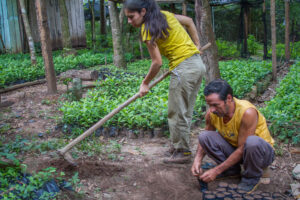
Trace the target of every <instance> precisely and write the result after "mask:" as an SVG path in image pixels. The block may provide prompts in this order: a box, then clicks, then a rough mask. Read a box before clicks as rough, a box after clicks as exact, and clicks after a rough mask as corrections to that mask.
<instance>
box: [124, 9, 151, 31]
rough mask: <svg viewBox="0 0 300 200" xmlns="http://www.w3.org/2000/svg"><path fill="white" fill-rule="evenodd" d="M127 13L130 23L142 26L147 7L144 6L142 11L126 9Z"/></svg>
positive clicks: (134, 25)
mask: <svg viewBox="0 0 300 200" xmlns="http://www.w3.org/2000/svg"><path fill="white" fill-rule="evenodd" d="M124 12H125V15H126V17H127V18H128V23H129V24H131V25H132V26H133V27H136V28H138V27H140V26H141V25H142V23H143V19H144V16H145V14H146V9H145V8H142V10H141V12H137V11H129V10H128V9H125V11H124Z"/></svg>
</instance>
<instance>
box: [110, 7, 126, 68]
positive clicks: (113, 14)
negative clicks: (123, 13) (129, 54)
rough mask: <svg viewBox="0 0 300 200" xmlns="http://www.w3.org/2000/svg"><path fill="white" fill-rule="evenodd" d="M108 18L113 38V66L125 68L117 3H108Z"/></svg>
mask: <svg viewBox="0 0 300 200" xmlns="http://www.w3.org/2000/svg"><path fill="white" fill-rule="evenodd" d="M108 5H109V16H110V21H111V32H112V38H113V49H114V64H115V65H116V66H117V67H121V68H126V61H125V57H124V51H123V46H122V34H121V29H120V22H119V15H118V10H117V3H115V2H113V1H108Z"/></svg>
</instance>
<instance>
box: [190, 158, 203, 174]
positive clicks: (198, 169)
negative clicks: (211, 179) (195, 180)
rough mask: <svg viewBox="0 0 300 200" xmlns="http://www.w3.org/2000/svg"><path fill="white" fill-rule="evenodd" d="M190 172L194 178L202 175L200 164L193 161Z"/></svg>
mask: <svg viewBox="0 0 300 200" xmlns="http://www.w3.org/2000/svg"><path fill="white" fill-rule="evenodd" d="M191 171H192V174H193V175H194V176H197V177H199V176H200V175H202V173H203V170H202V168H201V162H199V161H196V160H195V161H194V163H193V166H192V168H191Z"/></svg>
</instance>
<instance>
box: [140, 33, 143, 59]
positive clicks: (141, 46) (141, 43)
mask: <svg viewBox="0 0 300 200" xmlns="http://www.w3.org/2000/svg"><path fill="white" fill-rule="evenodd" d="M139 46H140V53H141V59H144V52H143V42H142V38H140V39H139Z"/></svg>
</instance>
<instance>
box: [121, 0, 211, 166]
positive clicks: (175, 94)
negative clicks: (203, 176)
mask: <svg viewBox="0 0 300 200" xmlns="http://www.w3.org/2000/svg"><path fill="white" fill-rule="evenodd" d="M124 12H125V15H126V16H127V18H128V23H129V24H131V25H132V26H133V27H136V28H139V27H140V28H141V36H142V39H143V42H145V43H146V45H147V48H148V51H149V54H150V57H151V59H152V63H151V66H150V68H149V71H148V74H147V75H146V77H145V78H144V80H143V82H142V83H141V86H140V91H139V93H140V96H144V95H145V94H147V93H148V91H149V83H150V81H151V80H152V79H153V78H154V77H155V76H156V74H157V73H158V72H159V70H160V67H161V65H162V57H161V56H162V55H164V56H165V57H166V58H167V59H168V60H169V70H170V71H171V80H170V86H169V100H168V123H169V130H170V135H171V143H172V144H171V147H170V149H169V151H168V152H169V156H170V157H169V158H166V159H164V162H165V163H187V162H189V161H190V160H191V152H190V149H189V135H190V126H191V120H192V114H193V108H194V104H195V100H196V97H197V93H198V91H199V88H200V85H201V81H202V77H203V76H204V74H205V71H206V68H205V66H204V64H203V62H202V59H201V57H200V55H199V54H200V53H201V52H200V51H199V49H200V43H199V38H198V34H197V30H196V27H195V24H194V22H193V20H192V19H191V18H189V17H186V16H182V15H174V14H172V13H170V12H167V11H161V10H160V8H159V6H158V5H157V4H156V2H155V1H154V0H126V1H125V3H124ZM183 26H185V27H186V29H187V31H188V33H189V34H188V33H187V32H186V30H185V29H184V27H183Z"/></svg>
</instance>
